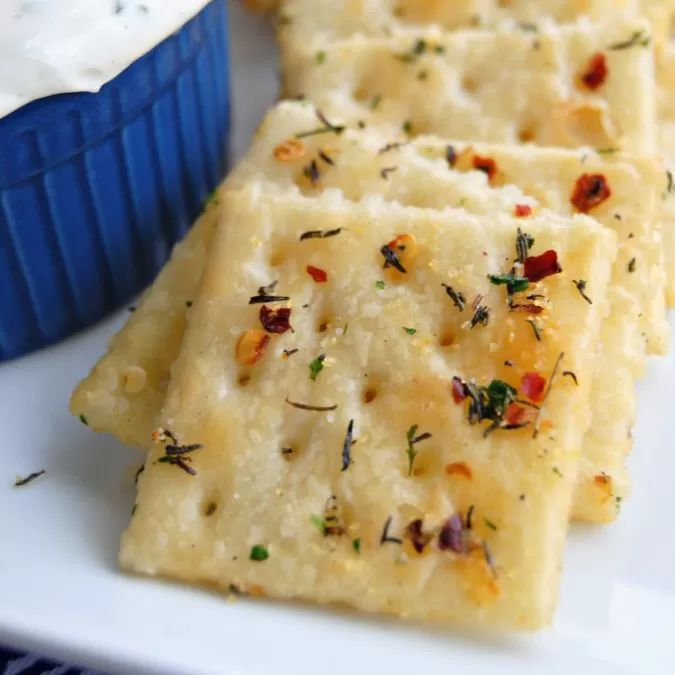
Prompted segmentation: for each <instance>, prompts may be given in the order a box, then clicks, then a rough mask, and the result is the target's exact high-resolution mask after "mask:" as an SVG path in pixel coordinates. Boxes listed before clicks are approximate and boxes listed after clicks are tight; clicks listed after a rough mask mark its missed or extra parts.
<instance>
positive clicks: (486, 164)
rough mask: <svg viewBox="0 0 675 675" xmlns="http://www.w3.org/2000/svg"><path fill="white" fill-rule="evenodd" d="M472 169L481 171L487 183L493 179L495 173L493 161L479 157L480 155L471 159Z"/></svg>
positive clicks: (495, 167) (495, 168)
mask: <svg viewBox="0 0 675 675" xmlns="http://www.w3.org/2000/svg"><path fill="white" fill-rule="evenodd" d="M473 168H474V169H478V171H482V172H483V173H484V174H485V175H486V176H487V177H488V180H489V181H492V179H493V178H494V177H495V174H496V173H497V163H496V162H495V160H494V159H492V158H490V157H481V156H480V155H474V157H473Z"/></svg>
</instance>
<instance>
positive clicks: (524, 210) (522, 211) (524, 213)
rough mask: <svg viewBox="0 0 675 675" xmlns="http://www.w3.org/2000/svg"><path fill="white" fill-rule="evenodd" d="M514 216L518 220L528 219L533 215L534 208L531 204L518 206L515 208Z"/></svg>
mask: <svg viewBox="0 0 675 675" xmlns="http://www.w3.org/2000/svg"><path fill="white" fill-rule="evenodd" d="M513 215H514V216H515V217H516V218H527V217H528V216H531V215H532V207H531V206H530V205H529V204H516V205H515V206H514V207H513Z"/></svg>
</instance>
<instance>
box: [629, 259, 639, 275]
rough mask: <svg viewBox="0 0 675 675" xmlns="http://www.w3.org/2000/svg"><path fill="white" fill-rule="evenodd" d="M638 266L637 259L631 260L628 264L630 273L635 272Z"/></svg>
mask: <svg viewBox="0 0 675 675" xmlns="http://www.w3.org/2000/svg"><path fill="white" fill-rule="evenodd" d="M636 265H637V261H636V259H635V258H631V259H630V261H629V262H628V271H629V272H631V273H632V272H635V268H636Z"/></svg>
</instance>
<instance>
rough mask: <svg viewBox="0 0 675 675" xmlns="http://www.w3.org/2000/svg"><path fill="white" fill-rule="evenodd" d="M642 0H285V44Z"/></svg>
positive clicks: (615, 9) (546, 15)
mask: <svg viewBox="0 0 675 675" xmlns="http://www.w3.org/2000/svg"><path fill="white" fill-rule="evenodd" d="M637 5H639V3H638V2H636V0H537V2H533V1H532V0H510V1H508V2H503V1H501V0H451V1H448V0H346V1H345V2H341V3H340V5H339V8H336V3H335V2H334V0H282V2H281V3H280V8H281V15H280V19H279V27H280V37H281V40H282V43H284V42H286V41H288V40H291V41H298V42H300V41H304V42H307V41H315V42H316V43H321V42H323V43H325V42H326V41H329V40H337V39H343V38H347V37H351V36H353V35H355V34H359V35H369V36H382V35H391V34H393V33H401V32H405V31H406V30H411V29H412V30H414V29H417V28H423V27H428V26H429V25H435V26H438V27H440V28H442V29H443V30H446V31H454V30H461V29H466V28H473V29H478V28H494V27H496V26H498V25H499V24H501V23H502V22H506V21H511V22H515V23H517V24H520V26H521V27H522V28H524V29H525V30H529V31H536V30H537V25H538V24H540V23H541V22H542V21H549V22H550V21H555V22H556V23H570V22H573V21H576V20H578V19H580V18H582V17H586V18H589V19H591V20H593V21H598V22H607V20H608V19H612V18H614V17H615V16H616V15H617V14H626V15H628V14H632V15H635V14H637V13H638V10H639V9H642V8H640V7H638V6H637Z"/></svg>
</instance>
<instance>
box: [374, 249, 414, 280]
mask: <svg viewBox="0 0 675 675" xmlns="http://www.w3.org/2000/svg"><path fill="white" fill-rule="evenodd" d="M380 253H381V254H382V255H383V256H384V265H383V266H382V267H383V268H385V269H386V268H387V267H393V268H394V269H395V270H398V271H399V272H401V273H402V274H407V273H408V271H407V270H406V268H405V267H403V265H402V264H401V261H400V260H399V257H398V254H397V253H396V251H394V249H393V248H391V247H390V246H389V244H385V245H384V246H382V247H381V248H380Z"/></svg>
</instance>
